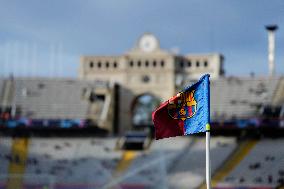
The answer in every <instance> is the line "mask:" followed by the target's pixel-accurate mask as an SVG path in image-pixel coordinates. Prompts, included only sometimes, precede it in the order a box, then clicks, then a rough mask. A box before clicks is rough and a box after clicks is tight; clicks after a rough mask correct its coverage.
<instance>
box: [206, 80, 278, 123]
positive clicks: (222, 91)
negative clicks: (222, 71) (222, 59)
mask: <svg viewBox="0 0 284 189" xmlns="http://www.w3.org/2000/svg"><path fill="white" fill-rule="evenodd" d="M280 81H281V78H244V77H242V78H241V77H229V78H220V79H218V80H212V81H211V91H210V92H211V99H212V100H211V107H212V111H211V118H212V119H213V120H218V119H219V120H220V119H222V120H230V119H233V118H248V117H253V116H256V115H257V114H258V109H259V107H261V106H262V105H266V104H271V103H272V101H273V98H274V95H275V93H276V91H277V89H278V87H279V85H280Z"/></svg>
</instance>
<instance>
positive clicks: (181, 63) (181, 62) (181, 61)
mask: <svg viewBox="0 0 284 189" xmlns="http://www.w3.org/2000/svg"><path fill="white" fill-rule="evenodd" d="M179 66H180V67H181V68H183V60H180V62H179Z"/></svg>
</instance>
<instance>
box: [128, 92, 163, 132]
mask: <svg viewBox="0 0 284 189" xmlns="http://www.w3.org/2000/svg"><path fill="white" fill-rule="evenodd" d="M160 103H161V100H160V99H159V98H158V97H156V96H154V95H152V94H149V93H145V94H142V95H139V96H137V97H136V98H135V99H134V100H133V103H132V108H131V112H132V125H133V127H142V126H151V125H153V123H152V112H153V111H154V110H155V109H156V108H157V107H158V106H159V104H160Z"/></svg>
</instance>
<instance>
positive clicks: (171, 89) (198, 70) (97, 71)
mask: <svg viewBox="0 0 284 189" xmlns="http://www.w3.org/2000/svg"><path fill="white" fill-rule="evenodd" d="M223 60H224V58H223V56H222V55H221V54H218V53H210V54H186V55H179V54H175V53H173V52H170V51H166V50H164V49H161V48H160V44H159V40H158V39H157V38H156V37H155V36H154V35H153V34H150V33H146V34H144V35H142V36H141V37H140V38H139V39H138V41H137V43H136V44H135V46H134V47H133V48H132V49H131V50H130V51H128V52H127V53H125V54H123V55H121V56H111V55H110V56H82V57H81V60H80V67H79V78H80V79H83V80H96V81H107V82H110V83H117V84H119V86H120V92H119V102H120V105H119V125H120V126H119V128H126V129H130V128H131V126H132V125H133V124H134V123H133V117H134V114H135V105H136V104H137V102H138V101H139V98H142V97H143V96H145V95H148V96H152V97H153V99H158V100H159V101H164V100H166V99H168V98H169V97H171V96H173V95H174V94H175V93H176V91H177V90H179V89H180V88H182V87H183V86H185V85H186V84H187V83H189V82H190V81H192V80H198V79H199V78H200V76H201V75H202V74H204V73H209V74H210V75H211V79H213V80H214V79H217V78H219V77H221V76H223V75H224V69H223ZM142 101H143V100H142ZM147 119H148V120H149V121H150V119H151V117H150V115H148V118H147ZM144 124H146V125H147V122H145V123H144Z"/></svg>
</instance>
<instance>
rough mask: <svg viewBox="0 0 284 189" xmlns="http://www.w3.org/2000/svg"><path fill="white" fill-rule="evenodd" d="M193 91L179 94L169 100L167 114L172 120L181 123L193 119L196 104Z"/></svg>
mask: <svg viewBox="0 0 284 189" xmlns="http://www.w3.org/2000/svg"><path fill="white" fill-rule="evenodd" d="M194 92H195V91H194V90H192V91H186V92H180V93H178V94H177V95H176V96H174V97H173V98H171V99H169V103H168V114H169V115H170V116H171V117H172V118H173V119H180V120H182V121H184V120H186V119H189V118H191V117H193V116H194V115H195V113H196V111H197V102H196V100H195V98H194Z"/></svg>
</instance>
